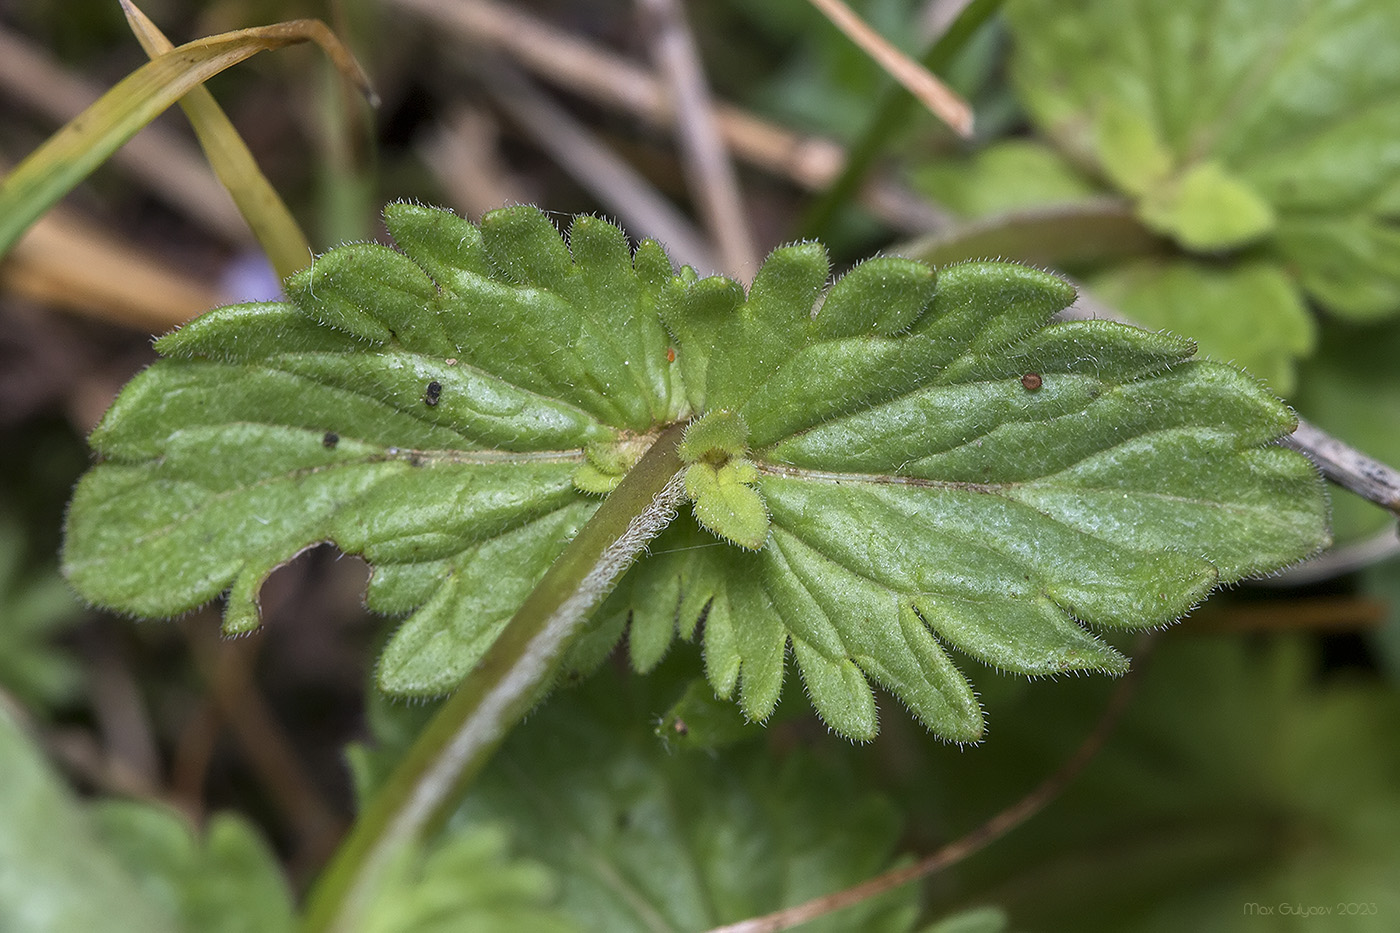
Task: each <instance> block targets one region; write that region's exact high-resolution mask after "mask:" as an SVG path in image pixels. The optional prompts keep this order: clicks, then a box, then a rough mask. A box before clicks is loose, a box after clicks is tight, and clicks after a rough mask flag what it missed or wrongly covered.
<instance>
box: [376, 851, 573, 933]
mask: <svg viewBox="0 0 1400 933" xmlns="http://www.w3.org/2000/svg"><path fill="white" fill-rule="evenodd" d="M557 887H558V882H557V880H556V878H555V877H554V874H553V873H552V872H550V871H549V870H548V869H547V868H545V867H544V866H542V865H540V864H538V863H535V862H528V861H524V860H521V859H514V860H508V839H507V834H506V832H505V831H504V830H502V829H500V828H499V827H491V826H475V827H471V828H469V829H463V830H458V831H455V832H451V833H448V834H447V836H446V838H444V839H441V840H439V841H438V842H437V843H436V844H434V845H431V846H428V845H423V846H418V847H414V848H412V849H409V850H407V851H406V852H404V853H403V854H402V857H401V858H400V861H399V863H398V864H397V865H395V866H394V868H393V869H391V871H390V873H389V875H388V877H387V878H386V879H385V880H384V883H383V885H382V886H381V887H380V889H379V890H377V891H376V893H375V899H374V902H373V904H372V905H371V906H370V908H369V911H368V913H367V914H366V916H365V918H364V920H363V923H362V926H361V929H362V930H363V931H364V933H453V931H457V933H478V931H479V933H516V931H519V933H570V931H574V930H578V929H580V927H579V926H578V925H577V924H575V923H573V922H571V921H570V920H569V919H568V918H567V917H566V916H565V915H564V914H563V913H562V912H560V911H557V910H554V909H552V908H551V907H549V906H548V904H549V902H550V901H551V900H553V899H554V895H555V893H556V890H557Z"/></svg>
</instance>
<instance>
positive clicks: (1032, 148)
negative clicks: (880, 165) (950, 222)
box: [913, 139, 1099, 217]
mask: <svg viewBox="0 0 1400 933" xmlns="http://www.w3.org/2000/svg"><path fill="white" fill-rule="evenodd" d="M913 182H914V185H915V187H917V188H918V189H919V190H920V191H921V192H923V193H925V194H927V195H928V196H929V197H931V198H933V200H935V201H937V202H938V204H939V205H940V206H941V207H945V208H947V209H948V210H950V211H954V212H955V213H957V214H958V215H960V216H962V217H987V216H990V215H992V214H1001V213H1004V212H1006V211H1013V210H1025V209H1026V208H1031V207H1045V206H1047V205H1051V204H1069V203H1074V202H1076V201H1083V200H1085V199H1087V198H1090V197H1093V196H1094V195H1095V194H1097V193H1098V191H1099V189H1098V188H1097V187H1095V186H1094V184H1093V183H1092V182H1090V181H1089V179H1087V178H1085V177H1084V175H1082V174H1081V173H1079V172H1077V171H1075V169H1074V167H1073V166H1071V165H1070V164H1069V163H1068V162H1066V161H1065V159H1064V158H1063V157H1062V156H1060V155H1059V153H1057V152H1056V151H1055V150H1054V149H1053V148H1051V147H1050V146H1047V145H1045V144H1044V143H1040V142H1034V141H1031V140H1026V139H1010V140H1005V141H1003V142H998V143H994V144H992V145H990V146H988V147H987V148H985V149H982V150H980V151H978V152H977V153H976V154H975V155H973V156H971V157H970V158H967V159H959V160H948V159H944V160H939V161H935V162H928V163H925V164H923V165H920V166H919V167H918V168H916V169H915V170H914V172H913Z"/></svg>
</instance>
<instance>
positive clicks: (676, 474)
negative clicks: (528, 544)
mask: <svg viewBox="0 0 1400 933" xmlns="http://www.w3.org/2000/svg"><path fill="white" fill-rule="evenodd" d="M684 428H685V425H684V424H676V425H672V426H671V427H669V428H667V429H666V430H665V431H663V432H662V433H661V434H660V436H659V437H657V439H656V442H655V443H653V444H652V446H651V447H650V448H649V449H648V450H647V452H646V454H645V456H643V457H642V459H641V460H640V461H639V462H638V463H637V465H636V466H635V467H633V468H632V470H631V471H630V472H629V473H628V474H627V475H626V476H625V477H624V478H623V480H622V483H621V485H619V486H618V487H617V489H615V490H613V492H612V494H611V495H609V496H608V498H607V499H606V500H605V501H604V502H603V504H602V505H601V506H600V507H599V508H598V511H597V512H596V513H594V515H593V517H592V518H591V519H589V521H588V523H587V524H585V525H584V526H583V528H582V530H580V531H579V534H578V536H577V537H576V538H574V539H573V540H572V541H570V542H569V544H568V545H567V546H566V547H565V548H564V551H563V553H561V554H560V555H559V557H558V559H557V560H555V562H554V563H553V564H552V565H550V568H549V570H548V571H547V572H546V573H545V575H544V577H543V579H541V580H540V582H539V584H538V585H537V586H536V587H535V589H534V590H533V591H531V593H530V595H529V596H528V597H527V598H526V599H525V602H524V603H522V604H521V606H520V609H519V610H518V611H517V612H516V613H515V615H514V616H513V617H512V618H511V620H510V622H509V623H508V624H507V625H506V627H505V630H504V631H502V632H501V635H500V637H499V638H497V639H496V642H495V643H494V644H493V645H492V646H491V649H490V650H489V651H487V653H486V656H485V657H484V658H482V660H481V662H480V663H479V664H478V665H477V667H476V669H475V670H473V671H472V672H471V674H470V675H469V676H468V677H467V679H466V681H465V682H464V683H463V684H462V687H461V689H459V690H458V691H457V692H456V693H455V694H453V695H452V697H451V698H449V699H448V700H447V702H446V703H444V704H443V706H442V708H441V709H440V710H438V713H437V715H436V716H434V717H433V719H432V721H431V722H429V723H428V725H427V727H426V728H425V729H424V730H423V732H422V734H421V735H419V737H418V739H417V740H416V741H415V742H414V744H413V747H412V748H411V749H409V752H408V754H407V755H406V756H405V757H404V759H403V761H401V762H400V763H399V765H398V767H397V768H396V769H395V771H394V773H393V774H392V775H391V776H390V778H389V780H388V782H387V783H386V784H385V785H384V787H383V788H382V789H381V790H380V791H379V793H378V795H377V796H376V797H375V798H374V800H373V802H371V804H370V805H369V807H368V808H367V809H366V810H365V812H364V813H363V814H362V815H361V816H360V818H359V819H358V820H357V821H356V824H355V827H354V829H353V830H352V831H351V834H350V836H349V838H348V839H346V841H345V842H344V843H343V844H342V845H341V847H340V849H339V851H338V852H337V853H336V855H335V858H334V859H333V860H332V861H331V864H330V866H329V867H328V868H327V869H326V872H325V874H324V875H323V876H322V878H321V880H320V882H319V883H318V884H317V885H316V887H315V889H314V890H313V891H312V894H311V898H310V902H309V904H308V907H307V914H306V920H305V922H304V924H303V929H304V930H307V931H325V930H345V931H349V930H355V929H358V925H357V921H358V919H359V918H360V917H361V916H362V915H363V912H364V910H365V908H366V907H367V906H368V904H369V902H370V900H371V897H372V895H373V893H374V891H375V889H376V887H377V882H378V880H379V878H380V876H381V875H382V873H383V871H384V869H385V868H386V867H387V866H388V865H389V864H390V862H391V861H392V859H393V857H394V856H395V855H396V854H397V853H398V852H399V851H401V850H402V849H403V847H404V846H405V845H408V844H411V843H412V842H414V841H415V840H416V839H418V838H419V837H420V836H421V835H422V833H423V832H424V831H425V830H426V829H427V828H428V827H429V826H430V825H432V824H434V823H436V822H439V821H440V820H442V819H443V818H444V817H445V816H446V814H447V811H448V810H449V809H450V808H451V806H452V805H453V804H454V803H455V802H456V800H457V798H458V796H459V794H460V793H461V792H462V791H463V790H464V789H465V788H466V785H467V784H468V783H469V782H470V781H471V779H472V778H473V777H474V776H475V775H476V774H477V773H478V772H480V770H481V768H482V766H483V765H484V764H485V763H486V761H487V759H488V758H490V756H491V754H492V752H494V751H495V750H496V747H497V746H498V745H500V743H501V741H502V739H504V738H505V735H506V733H507V732H508V731H509V730H510V727H511V726H513V725H515V723H517V722H518V721H519V720H520V719H521V718H522V717H524V715H525V713H527V712H528V711H529V709H530V707H531V706H532V705H533V704H534V702H535V701H536V700H537V698H538V696H539V692H540V689H541V687H542V686H543V685H545V684H547V683H548V682H549V680H550V678H551V677H552V676H553V675H554V672H555V669H556V667H557V665H558V661H559V658H560V656H561V655H562V654H563V653H564V650H565V649H566V648H567V647H568V646H569V644H570V643H571V642H572V640H573V637H574V636H575V635H576V634H577V633H578V631H579V630H580V628H581V627H582V624H583V622H584V620H585V619H586V618H587V617H588V614H589V612H590V611H591V610H592V609H593V608H594V607H595V606H596V605H597V604H598V603H599V601H601V599H602V598H603V596H604V595H606V594H607V592H608V590H609V589H610V588H611V587H612V584H613V583H614V582H615V581H616V580H617V578H618V577H619V576H620V575H621V574H622V572H623V571H624V570H626V569H627V567H628V566H629V565H630V564H631V562H632V561H633V559H634V558H636V556H637V555H638V554H639V553H640V552H641V550H642V548H644V547H645V546H646V544H647V542H648V541H650V540H651V539H652V538H654V537H656V535H657V534H659V533H660V532H661V530H662V529H664V528H665V527H666V526H667V525H668V524H669V523H670V521H671V519H672V518H673V517H674V516H675V512H676V507H677V506H678V505H679V504H680V502H681V500H682V498H683V496H684V492H683V486H682V483H681V480H680V471H681V467H682V464H681V461H680V458H679V457H678V456H677V454H676V448H677V445H678V444H679V443H680V439H681V434H682V433H683V431H684Z"/></svg>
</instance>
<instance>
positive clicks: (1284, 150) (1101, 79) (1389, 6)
mask: <svg viewBox="0 0 1400 933" xmlns="http://www.w3.org/2000/svg"><path fill="white" fill-rule="evenodd" d="M1006 11H1007V18H1008V22H1009V24H1010V26H1011V30H1012V33H1013V35H1014V36H1015V40H1016V49H1015V55H1014V60H1013V65H1014V71H1015V78H1016V83H1017V86H1018V88H1019V93H1020V96H1021V99H1022V100H1023V102H1024V103H1025V104H1026V106H1027V109H1028V110H1029V111H1030V114H1031V116H1032V117H1033V119H1034V120H1035V122H1036V123H1037V124H1038V125H1039V126H1040V127H1041V128H1042V129H1043V130H1044V131H1045V132H1046V133H1048V134H1049V135H1050V136H1051V138H1053V139H1054V140H1055V141H1056V142H1057V143H1058V144H1059V145H1060V146H1061V147H1062V148H1063V150H1064V151H1065V152H1066V153H1068V154H1069V155H1070V157H1071V159H1072V160H1074V161H1077V162H1080V163H1081V164H1085V165H1089V166H1093V167H1095V168H1097V169H1098V170H1099V171H1101V172H1102V173H1103V174H1104V175H1106V176H1107V177H1108V178H1109V179H1110V180H1112V182H1113V183H1114V184H1115V185H1116V186H1117V187H1118V188H1120V189H1121V190H1123V191H1124V192H1126V193H1128V194H1130V195H1133V196H1134V197H1136V198H1138V199H1139V212H1140V216H1142V217H1143V218H1144V219H1145V220H1146V221H1147V222H1148V223H1150V224H1152V225H1154V226H1156V227H1157V228H1158V229H1160V230H1162V231H1163V232H1165V233H1168V234H1171V235H1173V236H1175V237H1176V238H1177V239H1178V241H1179V242H1180V243H1181V244H1182V245H1183V246H1185V247H1187V248H1188V249H1195V250H1205V251H1214V250H1220V249H1227V248H1231V247H1235V246H1239V245H1242V244H1244V243H1248V242H1252V241H1256V240H1260V239H1261V238H1262V239H1263V241H1264V244H1265V248H1266V251H1267V252H1268V253H1269V254H1271V256H1272V257H1274V258H1275V260H1276V261H1277V262H1279V263H1280V264H1282V265H1283V266H1284V267H1285V268H1287V269H1288V270H1289V271H1290V273H1291V274H1292V275H1294V276H1295V277H1296V281H1297V282H1298V284H1299V285H1300V286H1301V288H1302V289H1303V290H1304V291H1306V292H1307V293H1308V294H1309V295H1310V296H1311V297H1312V298H1313V299H1315V300H1316V301H1318V302H1319V303H1320V304H1322V305H1323V306H1325V307H1327V308H1328V309H1329V310H1332V311H1335V312H1337V313H1340V314H1346V315H1350V316H1355V317H1361V318H1374V317H1377V316H1381V315H1388V314H1392V313H1394V312H1395V311H1396V310H1397V309H1400V260H1396V258H1395V257H1396V256H1400V251H1398V250H1397V248H1396V247H1397V244H1400V230H1397V229H1396V225H1395V218H1396V216H1397V212H1396V207H1397V203H1400V202H1397V196H1400V153H1397V151H1396V149H1395V147H1394V146H1392V145H1391V144H1390V140H1391V139H1393V138H1394V136H1395V134H1396V132H1397V129H1400V68H1397V61H1396V57H1395V55H1396V53H1395V45H1394V42H1393V41H1392V39H1393V37H1394V36H1395V35H1396V32H1397V30H1400V8H1397V7H1396V5H1395V4H1393V3H1389V2H1387V0H1345V2H1333V0H1288V2H1285V3H1277V2H1272V0H1226V2H1214V0H1191V2H1186V3H1181V2H1175V0H1126V2H1124V0H1080V2H1076V3H1073V4H1068V5H1067V4H1064V3H1058V2H1047V0H1013V2H1009V3H1008V4H1007V5H1006Z"/></svg>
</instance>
